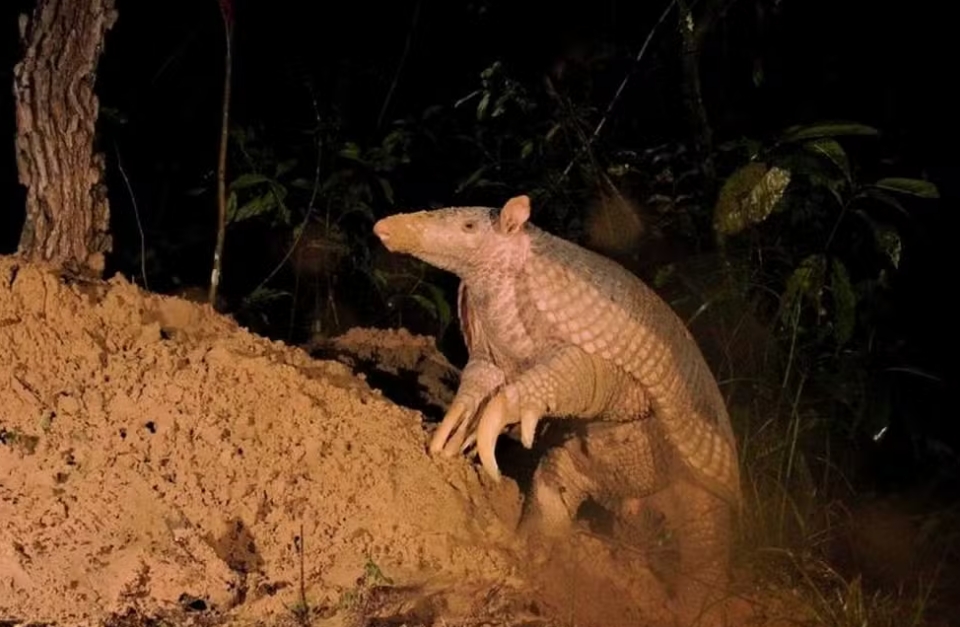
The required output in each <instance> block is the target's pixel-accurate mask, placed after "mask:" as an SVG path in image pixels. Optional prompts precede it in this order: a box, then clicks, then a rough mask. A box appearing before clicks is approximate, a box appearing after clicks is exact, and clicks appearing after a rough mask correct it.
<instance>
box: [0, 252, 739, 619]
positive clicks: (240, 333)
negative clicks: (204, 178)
mask: <svg viewBox="0 0 960 627" xmlns="http://www.w3.org/2000/svg"><path fill="white" fill-rule="evenodd" d="M330 346H332V347H333V350H334V352H335V353H336V356H337V357H338V358H340V359H344V360H345V361H347V362H348V364H349V365H346V364H344V363H340V362H337V361H331V360H320V359H312V358H311V357H309V356H308V355H307V353H305V352H304V351H303V350H300V349H295V348H290V347H288V346H285V345H283V344H280V343H276V342H270V341H268V340H265V339H263V338H259V337H256V336H254V335H252V334H250V333H248V332H247V331H245V330H244V329H242V328H240V327H239V326H238V325H236V324H235V323H234V322H232V321H231V320H230V319H228V318H225V317H223V316H220V315H218V314H216V313H215V312H214V311H213V310H212V309H211V308H209V307H207V306H205V305H198V304H195V303H191V302H188V301H185V300H181V299H178V298H174V297H168V296H159V295H152V294H148V293H145V292H143V291H141V290H140V289H138V288H137V287H136V286H134V285H131V284H130V283H128V282H127V281H125V280H123V279H122V278H114V279H111V280H110V281H106V282H89V281H81V280H77V279H70V278H67V277H63V276H61V275H59V274H57V273H56V272H53V271H51V270H49V269H46V268H42V267H38V266H35V265H31V264H25V263H21V262H19V261H16V260H13V259H4V258H0V624H5V625H9V624H17V623H21V622H32V623H37V622H43V623H47V624H57V625H79V624H84V625H95V624H100V625H110V626H112V627H120V626H126V625H145V624H159V622H163V623H165V624H191V625H208V624H224V623H230V624H238V625H252V624H258V625H262V624H269V625H281V624H291V625H293V624H297V625H318V626H322V625H330V626H333V625H371V626H372V625H401V624H404V625H408V626H410V627H413V626H416V625H424V626H426V625H431V626H433V625H448V626H451V627H452V626H454V625H456V626H459V627H466V626H471V627H472V626H479V625H530V626H533V625H542V626H548V625H560V624H563V625H578V626H580V627H587V626H591V625H605V626H616V625H637V626H640V627H643V626H645V625H658V624H662V623H661V621H663V620H665V619H666V618H667V614H665V611H664V607H663V604H664V600H665V599H664V597H663V594H662V593H661V592H659V586H658V584H657V582H656V580H655V578H654V577H653V576H652V575H651V573H650V571H649V570H648V569H647V568H646V566H645V564H644V561H643V559H642V558H636V556H634V555H632V554H628V552H623V551H620V550H618V548H617V547H615V546H612V545H610V544H609V543H608V542H607V541H605V540H602V539H600V538H598V537H595V536H592V535H591V534H590V533H581V534H577V535H576V536H575V537H573V538H571V539H570V542H569V543H568V545H567V546H566V547H565V548H563V550H562V551H560V552H558V553H556V554H554V555H552V556H551V560H550V561H549V562H548V563H547V564H544V565H542V566H539V567H537V568H535V569H531V568H529V564H528V563H527V562H525V561H524V558H523V557H522V556H523V555H524V553H523V550H522V549H523V547H518V546H517V544H516V541H515V536H514V533H513V529H514V526H515V525H516V523H517V521H518V519H519V515H520V505H521V501H522V499H521V495H520V492H519V490H518V488H517V484H516V482H514V481H512V480H510V479H505V480H504V481H502V482H500V483H499V484H492V483H491V482H490V481H489V480H487V479H486V477H485V476H484V475H482V472H479V468H478V467H477V466H475V465H474V464H473V463H472V462H471V461H470V460H467V459H465V458H456V459H452V460H435V459H432V458H430V457H429V456H428V455H427V454H426V452H425V445H426V440H427V437H428V434H427V433H426V431H427V430H426V429H425V425H424V424H423V415H422V414H421V413H420V412H418V411H414V410H411V409H406V408H402V407H399V406H397V405H396V404H394V403H393V402H391V401H388V400H387V399H386V398H385V397H384V395H383V394H382V393H381V392H380V391H379V390H377V389H374V388H373V387H371V385H372V384H373V382H371V381H370V376H369V374H368V375H366V376H358V375H356V374H355V373H354V372H353V371H352V369H351V368H352V367H358V365H359V364H360V362H365V363H366V364H367V366H370V365H371V364H372V365H373V366H375V367H374V368H373V370H375V371H378V372H381V373H386V374H390V375H392V376H394V377H395V379H394V380H393V381H392V383H391V385H393V386H394V387H395V388H397V389H402V388H403V387H404V386H405V385H407V386H410V388H411V389H410V390H408V394H409V395H410V398H411V399H414V398H415V399H417V400H418V402H420V403H421V404H426V405H427V406H432V407H434V408H436V410H437V411H442V408H443V407H444V406H446V404H447V403H449V400H450V394H451V393H452V389H453V387H452V386H453V385H455V377H456V369H455V368H453V367H452V366H450V365H449V363H447V362H446V360H445V359H443V357H442V355H440V354H439V353H438V352H437V351H436V347H435V345H434V344H433V342H432V341H431V340H427V339H425V338H417V337H414V336H411V335H409V334H408V333H406V332H405V331H376V330H357V331H354V332H352V333H350V334H347V335H346V336H344V337H343V338H340V339H339V340H337V341H335V342H333V343H331V345H330ZM367 372H368V373H369V372H370V370H369V369H368V370H367ZM411 373H418V374H416V375H412V374H411ZM397 377H399V378H397ZM411 377H412V378H411ZM386 383H387V381H386V380H384V384H385V385H386ZM618 553H619V555H618ZM378 617H379V618H378ZM744 624H746V623H744Z"/></svg>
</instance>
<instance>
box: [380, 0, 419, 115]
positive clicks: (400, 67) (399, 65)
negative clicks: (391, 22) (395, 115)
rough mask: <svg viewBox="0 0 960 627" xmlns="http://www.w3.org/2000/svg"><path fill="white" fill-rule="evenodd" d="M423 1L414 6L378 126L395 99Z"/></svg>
mask: <svg viewBox="0 0 960 627" xmlns="http://www.w3.org/2000/svg"><path fill="white" fill-rule="evenodd" d="M421 3H422V0H417V4H416V5H415V6H414V7H413V19H412V20H411V21H410V29H409V30H408V31H407V41H406V43H404V45H403V54H402V55H400V62H399V63H397V71H396V72H394V73H393V81H391V83H390V89H389V90H388V91H387V96H386V98H384V99H383V106H381V107H380V115H378V116H377V128H380V127H381V126H382V125H383V118H384V116H385V115H386V114H387V108H388V107H389V106H390V101H391V100H393V92H394V91H395V90H396V88H397V84H398V83H399V82H400V73H401V72H402V71H403V66H404V65H405V64H406V62H407V56H408V55H409V54H410V44H411V43H412V42H413V33H414V32H416V30H417V23H418V22H419V21H420V5H421Z"/></svg>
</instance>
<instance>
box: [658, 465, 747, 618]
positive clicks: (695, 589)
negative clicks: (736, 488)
mask: <svg viewBox="0 0 960 627" xmlns="http://www.w3.org/2000/svg"><path fill="white" fill-rule="evenodd" d="M656 498H657V499H662V504H663V505H664V506H665V507H664V511H665V514H666V516H667V522H668V524H669V525H670V528H671V531H672V532H673V534H674V535H675V536H676V538H677V544H678V548H679V552H680V556H679V557H680V560H679V569H678V572H677V573H675V575H674V577H672V579H673V580H674V586H673V587H674V590H675V593H674V600H673V606H674V608H673V609H674V612H675V614H676V616H677V619H678V622H679V624H681V625H704V626H709V625H719V624H722V621H723V604H722V603H721V601H722V600H723V599H724V598H725V597H726V595H727V593H726V585H727V582H728V576H729V573H728V572H727V564H728V561H729V551H730V541H731V532H732V530H731V525H732V521H731V512H730V507H729V505H728V504H727V503H726V502H724V501H723V500H722V499H720V498H719V497H718V496H716V495H715V494H713V493H711V492H710V491H708V490H706V489H704V488H703V487H702V486H700V485H697V484H696V483H693V482H691V481H688V480H685V479H680V480H677V481H676V482H674V483H673V484H672V485H671V486H670V489H669V490H666V491H665V492H663V493H662V494H658V495H657V497H656Z"/></svg>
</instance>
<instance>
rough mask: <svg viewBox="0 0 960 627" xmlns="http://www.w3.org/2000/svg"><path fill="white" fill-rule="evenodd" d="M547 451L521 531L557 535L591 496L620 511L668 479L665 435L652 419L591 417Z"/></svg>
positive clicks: (661, 485) (528, 501) (536, 474)
mask: <svg viewBox="0 0 960 627" xmlns="http://www.w3.org/2000/svg"><path fill="white" fill-rule="evenodd" d="M585 430H586V433H585V434H583V435H580V436H578V437H575V438H571V439H569V440H567V441H566V442H565V443H564V444H563V445H562V446H560V447H558V448H555V449H552V450H551V451H550V452H549V453H547V454H546V455H545V456H544V459H543V461H541V463H540V465H539V467H538V468H537V471H536V473H534V477H533V486H532V488H531V491H530V495H529V496H528V497H527V499H526V502H525V504H524V512H523V517H522V519H521V531H523V532H524V533H526V534H542V535H545V536H547V537H556V536H559V535H561V534H562V533H563V532H564V530H566V529H568V528H569V526H570V524H571V523H572V521H573V520H575V519H576V516H577V511H578V509H579V508H580V505H581V504H582V503H583V502H584V500H586V499H587V498H592V499H593V500H594V501H595V502H596V503H597V504H599V505H602V506H603V507H606V508H608V509H609V510H610V511H611V513H613V514H614V515H617V514H618V513H619V510H620V509H621V508H623V507H624V506H625V505H629V504H630V503H633V502H635V501H636V500H637V499H642V498H644V497H646V496H648V495H651V494H654V493H656V492H658V491H660V490H662V489H664V487H666V486H667V485H668V477H667V475H666V468H667V467H668V465H667V464H665V463H664V462H665V456H667V455H669V454H670V453H669V451H667V450H666V449H665V447H664V440H663V437H662V435H661V434H660V433H659V432H658V431H657V425H656V423H655V422H654V421H652V420H637V421H634V422H624V423H599V422H598V423H591V424H589V425H586V427H585Z"/></svg>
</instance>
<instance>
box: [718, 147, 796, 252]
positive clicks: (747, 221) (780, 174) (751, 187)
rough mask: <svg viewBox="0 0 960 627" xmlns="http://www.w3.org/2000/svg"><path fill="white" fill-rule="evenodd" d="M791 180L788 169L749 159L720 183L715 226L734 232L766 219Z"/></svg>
mask: <svg viewBox="0 0 960 627" xmlns="http://www.w3.org/2000/svg"><path fill="white" fill-rule="evenodd" d="M789 184H790V170H785V169H783V168H778V167H776V166H773V167H767V164H765V163H748V164H747V165H745V166H743V167H742V168H740V169H739V170H737V171H736V172H734V173H733V174H732V175H731V176H730V177H729V178H728V179H727V180H726V182H725V183H724V184H723V188H721V190H720V196H719V198H718V199H717V205H716V207H715V208H714V212H713V225H714V229H716V231H717V232H718V233H720V234H723V235H735V234H737V233H739V232H741V231H743V230H744V229H745V228H747V227H748V226H751V225H753V224H759V223H760V222H763V221H764V220H766V219H767V217H769V216H770V214H771V213H773V210H774V209H775V208H776V207H777V204H778V203H779V202H780V199H781V198H782V197H783V193H784V190H786V188H787V185H789Z"/></svg>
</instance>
